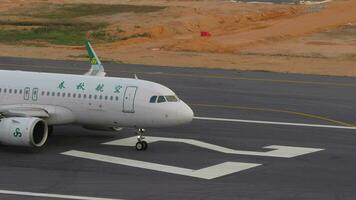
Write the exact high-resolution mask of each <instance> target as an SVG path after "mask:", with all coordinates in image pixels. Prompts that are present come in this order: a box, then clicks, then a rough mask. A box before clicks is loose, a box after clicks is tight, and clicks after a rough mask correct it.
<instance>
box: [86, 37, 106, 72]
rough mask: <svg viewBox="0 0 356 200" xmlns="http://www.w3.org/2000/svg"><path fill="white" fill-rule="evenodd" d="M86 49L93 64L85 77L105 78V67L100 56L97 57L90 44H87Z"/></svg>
mask: <svg viewBox="0 0 356 200" xmlns="http://www.w3.org/2000/svg"><path fill="white" fill-rule="evenodd" d="M85 47H86V49H87V51H88V56H89V61H90V64H91V68H90V70H89V71H88V72H86V73H85V74H84V75H87V76H105V75H106V72H105V71H104V66H103V65H102V64H101V61H100V60H99V58H98V56H97V55H96V53H95V51H94V49H93V47H92V46H91V44H90V42H89V41H88V42H86V43H85Z"/></svg>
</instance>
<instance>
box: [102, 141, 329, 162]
mask: <svg viewBox="0 0 356 200" xmlns="http://www.w3.org/2000/svg"><path fill="white" fill-rule="evenodd" d="M146 141H147V142H148V143H153V142H158V141H165V142H181V143H185V144H190V145H194V146H197V147H201V148H205V149H209V150H213V151H217V152H221V153H226V154H238V155H250V156H266V157H279V158H293V157H296V156H301V155H305V154H309V153H314V152H317V151H322V150H324V149H318V148H305V147H292V146H280V145H270V146H266V147H264V148H265V149H273V150H271V151H266V152H259V151H244V150H235V149H230V148H226V147H222V146H218V145H214V144H210V143H206V142H201V141H198V140H193V139H181V138H166V137H146ZM136 142H137V138H136V137H129V138H124V139H119V140H114V141H111V142H106V143H103V144H105V145H115V146H133V145H135V144H136Z"/></svg>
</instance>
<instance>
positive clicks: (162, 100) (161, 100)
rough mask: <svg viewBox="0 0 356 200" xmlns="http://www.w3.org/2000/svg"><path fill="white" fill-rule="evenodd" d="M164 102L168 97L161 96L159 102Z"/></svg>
mask: <svg viewBox="0 0 356 200" xmlns="http://www.w3.org/2000/svg"><path fill="white" fill-rule="evenodd" d="M163 102H166V99H165V98H164V96H159V97H158V100H157V103H163Z"/></svg>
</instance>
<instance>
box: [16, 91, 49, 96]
mask: <svg viewBox="0 0 356 200" xmlns="http://www.w3.org/2000/svg"><path fill="white" fill-rule="evenodd" d="M20 94H21V90H20ZM49 94H50V92H47V96H49Z"/></svg>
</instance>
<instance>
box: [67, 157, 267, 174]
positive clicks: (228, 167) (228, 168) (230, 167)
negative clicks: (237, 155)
mask: <svg viewBox="0 0 356 200" xmlns="http://www.w3.org/2000/svg"><path fill="white" fill-rule="evenodd" d="M62 154H63V155H68V156H74V157H78V158H84V159H90V160H96V161H101V162H107V163H113V164H118V165H125V166H130V167H137V168H142V169H149V170H154V171H159V172H166V173H170V174H178V175H183V176H190V177H195V178H201V179H214V178H218V177H221V176H225V175H228V174H232V173H236V172H239V171H243V170H246V169H250V168H253V167H257V166H259V165H261V164H256V163H242V162H224V163H221V164H218V165H214V166H210V167H206V168H203V169H199V170H193V169H187V168H181V167H175V166H169V165H162V164H157V163H150V162H144V161H139V160H132V159H127V158H121V157H114V156H107V155H102V154H95V153H90V152H84V151H76V150H71V151H67V152H63V153H62Z"/></svg>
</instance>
